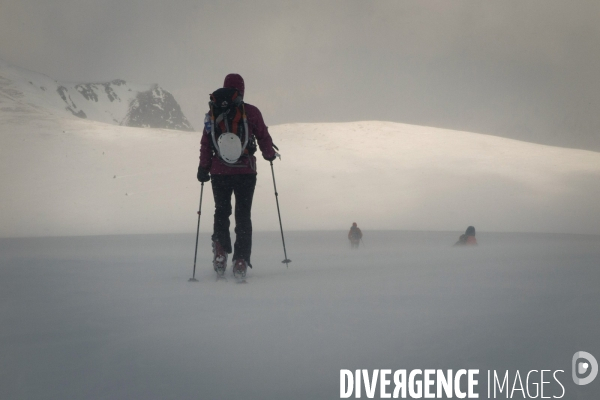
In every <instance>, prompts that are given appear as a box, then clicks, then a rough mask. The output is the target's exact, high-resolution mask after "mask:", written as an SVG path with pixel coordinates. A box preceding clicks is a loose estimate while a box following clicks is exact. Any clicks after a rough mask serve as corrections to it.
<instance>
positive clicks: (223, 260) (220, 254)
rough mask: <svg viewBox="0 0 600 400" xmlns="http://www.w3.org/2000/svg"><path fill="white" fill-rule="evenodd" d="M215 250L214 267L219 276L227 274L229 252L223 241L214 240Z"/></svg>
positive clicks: (213, 246)
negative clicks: (223, 245)
mask: <svg viewBox="0 0 600 400" xmlns="http://www.w3.org/2000/svg"><path fill="white" fill-rule="evenodd" d="M212 250H213V267H214V269H215V272H216V273H217V275H218V276H223V275H225V268H226V267H227V252H226V251H225V249H223V247H222V246H221V243H219V242H217V241H214V242H212Z"/></svg>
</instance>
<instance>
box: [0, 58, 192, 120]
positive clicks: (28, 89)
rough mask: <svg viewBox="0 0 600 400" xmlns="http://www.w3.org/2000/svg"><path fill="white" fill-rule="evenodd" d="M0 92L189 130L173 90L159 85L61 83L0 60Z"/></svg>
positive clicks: (90, 114)
mask: <svg viewBox="0 0 600 400" xmlns="http://www.w3.org/2000/svg"><path fill="white" fill-rule="evenodd" d="M0 97H1V98H2V101H3V102H8V101H12V102H14V103H15V104H18V105H19V106H24V107H32V108H35V109H37V110H39V111H41V112H48V113H51V114H54V115H57V116H62V117H71V116H75V117H79V118H84V119H90V120H93V121H99V122H105V123H109V124H116V125H124V126H134V127H150V128H165V129H177V130H186V131H192V130H193V128H192V126H191V125H190V123H189V121H188V120H187V118H186V117H185V115H184V114H183V112H182V111H181V108H180V106H179V104H178V103H177V101H176V100H175V98H174V97H173V95H171V93H169V92H167V91H166V90H164V89H163V88H161V87H160V86H158V85H138V84H133V83H129V82H126V81H124V80H122V79H115V80H112V81H110V82H99V83H66V82H58V81H56V80H54V79H52V78H50V77H47V76H45V75H42V74H38V73H35V72H31V71H27V70H25V69H22V68H18V67H14V66H10V65H8V64H7V63H5V62H2V61H0Z"/></svg>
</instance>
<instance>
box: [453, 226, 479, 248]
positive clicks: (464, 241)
mask: <svg viewBox="0 0 600 400" xmlns="http://www.w3.org/2000/svg"><path fill="white" fill-rule="evenodd" d="M454 246H477V239H476V238H475V227H474V226H469V227H468V228H467V230H466V231H465V233H464V234H462V235H460V238H459V239H458V242H456V243H454Z"/></svg>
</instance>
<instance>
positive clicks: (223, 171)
mask: <svg viewBox="0 0 600 400" xmlns="http://www.w3.org/2000/svg"><path fill="white" fill-rule="evenodd" d="M244 107H245V108H246V117H247V118H248V130H249V131H250V132H249V133H250V138H252V135H254V137H255V138H256V141H257V142H258V147H259V148H260V151H261V152H262V155H263V158H265V159H269V158H273V157H274V156H275V150H274V149H273V140H272V139H271V135H269V130H268V129H267V126H266V125H265V122H264V121H263V118H262V114H261V113H260V110H259V109H258V108H256V107H254V106H253V105H251V104H248V103H244ZM240 162H241V163H242V164H244V165H245V166H244V167H228V166H227V165H225V164H224V163H223V162H222V160H221V159H220V158H219V156H218V155H217V154H216V153H215V152H214V151H213V148H212V138H211V135H210V132H209V131H207V130H206V129H204V131H203V132H202V140H201V141H200V166H201V167H202V168H204V169H205V170H207V171H210V174H211V175H236V174H256V157H254V156H249V157H242V158H241V159H240Z"/></svg>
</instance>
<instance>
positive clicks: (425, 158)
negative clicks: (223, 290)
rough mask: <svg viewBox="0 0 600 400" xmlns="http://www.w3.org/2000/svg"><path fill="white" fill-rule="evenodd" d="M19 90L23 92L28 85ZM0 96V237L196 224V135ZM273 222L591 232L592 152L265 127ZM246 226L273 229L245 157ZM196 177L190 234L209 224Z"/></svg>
mask: <svg viewBox="0 0 600 400" xmlns="http://www.w3.org/2000/svg"><path fill="white" fill-rule="evenodd" d="M30 90H34V89H33V88H32V89H30ZM46 110H47V109H41V107H40V106H37V105H31V104H28V103H26V102H24V101H22V100H20V101H14V100H11V99H10V98H7V97H6V96H4V97H3V96H0V182H2V186H1V189H0V191H1V195H2V201H1V202H0V237H13V236H57V235H87V234H121V233H172V232H190V231H194V230H195V229H196V220H197V214H196V211H197V209H198V199H199V195H200V184H199V183H198V182H197V181H196V170H197V167H198V155H199V153H198V149H199V142H200V133H197V132H184V131H177V130H159V129H149V128H146V129H140V128H130V127H125V126H115V125H108V124H104V123H99V122H95V121H90V120H88V119H80V118H75V117H73V116H72V115H71V116H70V117H69V118H66V117H59V116H58V115H56V114H54V115H53V114H51V113H49V112H48V111H46ZM270 132H271V135H272V136H273V139H274V141H275V143H276V144H277V145H278V146H279V148H280V149H281V154H282V160H281V161H280V160H277V161H275V162H274V168H275V177H276V181H277V189H278V192H279V201H280V205H281V212H282V221H283V226H284V229H286V230H331V229H348V228H349V227H350V225H351V223H352V222H357V223H358V225H359V226H360V227H361V228H362V229H363V231H368V230H372V229H398V230H447V231H456V232H459V233H460V232H461V231H464V229H465V228H466V227H467V226H468V225H474V226H475V227H476V228H477V229H478V230H480V231H505V232H506V231H509V232H514V231H521V232H532V231H533V232H563V233H593V234H600V202H598V201H597V199H598V198H600V185H598V182H599V181H600V153H596V152H591V151H584V150H575V149H566V148H559V147H551V146H543V145H539V144H533V143H526V142H520V141H516V140H511V139H506V138H500V137H494V136H488V135H481V134H477V133H470V132H459V131H453V130H447V129H439V128H430V127H423V126H414V125H406V124H399V123H391V122H377V121H370V122H353V123H328V124H323V123H317V124H288V125H279V126H273V127H271V128H270ZM258 173H259V174H258V183H257V188H256V192H255V198H254V207H253V225H254V229H255V230H257V231H258V230H278V229H279V223H278V220H277V210H276V205H275V196H274V193H273V182H272V178H271V171H270V167H269V164H268V163H267V162H266V161H264V160H262V159H260V158H259V161H258ZM212 207H213V200H212V194H211V187H210V184H208V185H205V187H204V197H203V205H202V209H203V217H202V221H201V231H203V232H207V231H209V230H210V229H211V227H212V222H211V216H212V212H211V211H210V210H211V208H212Z"/></svg>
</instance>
